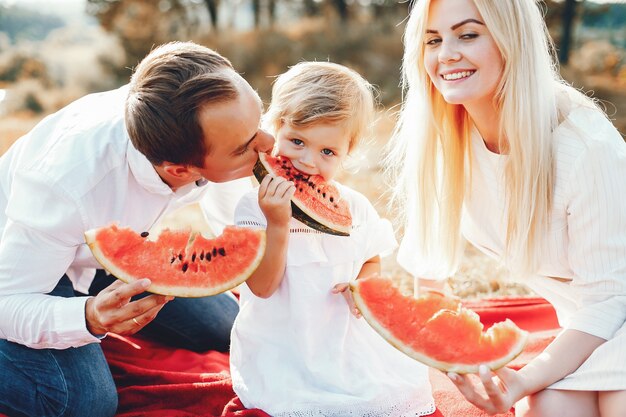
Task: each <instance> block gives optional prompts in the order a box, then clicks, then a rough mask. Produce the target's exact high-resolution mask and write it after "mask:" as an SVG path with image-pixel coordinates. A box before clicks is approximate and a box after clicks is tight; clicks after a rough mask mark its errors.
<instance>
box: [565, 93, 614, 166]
mask: <svg viewBox="0 0 626 417" xmlns="http://www.w3.org/2000/svg"><path fill="white" fill-rule="evenodd" d="M554 139H555V151H556V156H557V159H562V158H567V159H569V158H574V159H580V158H585V157H589V156H592V155H594V154H598V153H600V154H604V153H607V152H615V153H617V154H620V153H624V152H626V142H624V138H622V135H620V133H619V132H618V130H617V129H616V128H615V126H614V125H613V123H612V122H611V121H610V120H609V118H608V117H607V116H606V115H605V114H604V112H603V111H602V110H601V109H600V108H598V107H596V106H595V105H593V104H592V103H576V104H574V105H573V106H572V107H571V108H570V109H569V111H568V113H567V114H566V115H565V118H564V120H563V121H562V122H561V124H560V125H559V126H558V128H557V129H556V130H555V134H554Z"/></svg>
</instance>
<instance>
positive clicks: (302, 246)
mask: <svg viewBox="0 0 626 417" xmlns="http://www.w3.org/2000/svg"><path fill="white" fill-rule="evenodd" d="M373 110H374V98H373V95H372V87H371V86H370V84H369V83H368V82H367V81H366V80H364V79H363V78H362V77H361V76H360V75H358V74H357V73H356V72H354V71H352V70H350V69H348V68H346V67H344V66H341V65H337V64H333V63H328V62H302V63H299V64H298V65H295V66H293V67H292V68H290V69H289V70H288V71H287V72H286V73H284V74H282V75H280V76H279V77H278V78H277V79H276V82H275V83H274V87H273V90H272V103H271V106H270V108H269V109H268V113H267V114H266V120H267V122H268V125H269V128H270V130H271V131H272V132H273V133H274V134H275V136H276V146H275V151H276V153H277V154H278V155H280V156H281V157H283V158H287V159H289V160H290V161H291V162H292V164H293V166H294V168H295V169H296V170H298V171H299V175H298V176H299V177H304V178H309V177H310V176H312V175H321V176H322V177H323V178H324V179H325V180H326V181H334V178H335V176H336V175H337V174H339V173H340V172H341V170H342V163H343V162H344V161H345V159H346V158H347V157H348V155H349V153H350V152H352V151H353V150H354V149H355V147H356V145H357V144H358V142H359V141H360V139H361V138H362V137H363V136H364V135H365V133H366V132H367V130H368V127H369V125H370V123H371V121H372V116H373ZM300 184H302V183H300ZM334 184H335V185H336V186H337V188H338V189H339V192H340V194H341V197H342V198H343V199H344V200H345V201H347V202H348V203H349V204H350V212H351V214H352V230H351V232H350V236H333V235H328V234H324V233H321V232H318V231H316V230H313V229H311V228H310V227H308V226H307V225H305V224H304V223H301V222H299V221H298V220H295V219H294V218H292V217H291V205H290V197H291V196H292V195H293V193H294V191H295V186H294V183H293V182H291V181H287V180H285V179H284V178H281V177H274V176H272V175H268V176H266V177H265V178H264V179H263V180H262V181H261V184H260V186H259V188H258V190H253V191H252V192H250V193H248V194H246V195H245V196H244V197H243V198H242V199H241V201H240V203H239V205H238V206H237V209H236V210H235V222H236V224H238V225H240V226H248V227H265V228H266V230H267V250H266V252H265V255H264V257H263V259H262V261H261V264H260V265H259V267H258V269H257V270H256V271H255V272H254V274H253V275H252V276H251V277H250V278H249V279H248V280H247V281H246V284H247V285H246V286H245V287H243V288H242V289H241V298H240V313H239V315H238V316H237V319H236V320H235V324H234V326H233V332H232V343H231V356H230V360H231V375H232V379H233V388H234V390H235V392H236V393H237V395H238V396H239V398H240V399H241V401H242V402H243V404H244V405H245V406H246V407H247V408H261V409H263V410H264V411H265V412H267V413H268V414H270V415H272V416H273V417H283V416H284V417H287V416H299V417H317V416H326V417H333V416H334V417H348V416H355V417H356V416H359V417H360V416H376V417H385V416H386V417H415V416H424V415H428V414H432V413H434V412H435V407H434V403H433V398H432V395H431V390H430V384H429V381H428V369H427V368H426V367H425V366H424V365H422V364H420V363H418V362H416V361H414V360H412V359H410V358H409V357H408V356H405V355H404V354H403V353H401V352H400V351H399V350H397V349H395V348H394V347H392V346H391V345H389V344H388V343H386V342H385V341H384V340H383V339H382V338H381V337H380V336H378V334H377V333H376V332H375V331H374V330H373V329H372V328H371V327H369V325H368V324H367V322H365V321H364V320H360V319H359V318H358V314H355V313H354V311H353V310H352V312H351V310H349V309H348V308H346V303H345V301H344V298H343V297H342V296H341V295H339V293H341V292H342V290H343V293H344V294H345V288H346V286H345V284H343V283H344V282H345V281H348V280H353V279H356V278H358V277H365V276H368V275H371V274H376V273H380V256H381V255H383V254H384V253H388V252H390V251H392V250H393V249H395V247H396V246H397V243H396V240H395V237H394V235H393V229H392V227H391V224H390V223H389V222H388V221H387V220H384V219H381V218H380V217H379V216H378V214H377V213H376V210H375V209H374V207H373V206H372V204H371V203H370V202H369V201H368V200H367V199H366V198H365V197H364V196H363V195H362V194H360V193H358V192H357V191H354V190H352V189H350V188H348V187H346V186H343V185H342V184H339V183H336V182H335V183H334ZM300 186H302V185H300ZM331 198H332V197H331ZM336 287H337V288H336ZM333 293H334V294H333Z"/></svg>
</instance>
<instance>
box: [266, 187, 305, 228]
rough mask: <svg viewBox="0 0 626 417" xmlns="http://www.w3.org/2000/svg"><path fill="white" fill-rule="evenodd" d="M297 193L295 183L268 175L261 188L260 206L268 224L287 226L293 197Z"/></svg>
mask: <svg viewBox="0 0 626 417" xmlns="http://www.w3.org/2000/svg"><path fill="white" fill-rule="evenodd" d="M295 191H296V186H295V185H294V183H293V182H291V181H287V180H286V179H285V178H283V177H275V176H273V175H266V176H265V178H263V181H261V185H260V186H259V206H260V207H261V211H263V214H264V215H265V218H266V219H267V224H268V225H269V224H274V225H281V226H282V225H287V224H289V219H290V218H291V197H293V193H294V192H295Z"/></svg>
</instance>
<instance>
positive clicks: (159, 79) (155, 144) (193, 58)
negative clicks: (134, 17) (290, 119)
mask: <svg viewBox="0 0 626 417" xmlns="http://www.w3.org/2000/svg"><path fill="white" fill-rule="evenodd" d="M234 74H235V73H234V70H233V67H232V65H231V63H230V61H228V59H226V58H224V57H223V56H221V55H220V54H218V53H217V52H215V51H213V50H211V49H209V48H207V47H204V46H201V45H198V44H195V43H192V42H172V43H167V44H164V45H161V46H159V47H158V48H156V49H154V50H153V51H152V52H150V53H149V54H148V55H147V56H146V57H145V58H144V59H143V60H142V61H141V63H140V64H139V65H138V66H137V68H136V70H135V72H134V74H133V76H132V78H131V81H130V85H129V87H130V89H129V94H128V99H127V101H126V109H125V121H126V129H127V131H128V134H129V136H130V139H131V141H132V143H133V145H134V146H135V148H136V149H137V150H138V151H139V152H141V153H142V154H144V155H145V156H146V158H148V160H149V161H150V162H151V163H152V164H154V165H161V164H162V163H163V162H166V161H167V162H171V163H174V164H186V165H193V166H198V167H202V166H203V160H204V157H205V155H206V154H207V153H208V152H210V149H208V148H207V146H205V143H204V135H203V132H202V127H201V125H200V123H199V121H198V112H199V110H200V109H201V108H202V107H203V106H204V105H206V104H209V103H220V102H224V101H228V100H233V99H235V98H237V96H238V93H237V88H236V85H235V78H234Z"/></svg>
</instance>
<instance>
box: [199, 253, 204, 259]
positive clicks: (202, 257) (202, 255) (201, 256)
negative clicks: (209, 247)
mask: <svg viewBox="0 0 626 417" xmlns="http://www.w3.org/2000/svg"><path fill="white" fill-rule="evenodd" d="M200 260H201V261H203V260H204V251H202V253H201V254H200Z"/></svg>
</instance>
